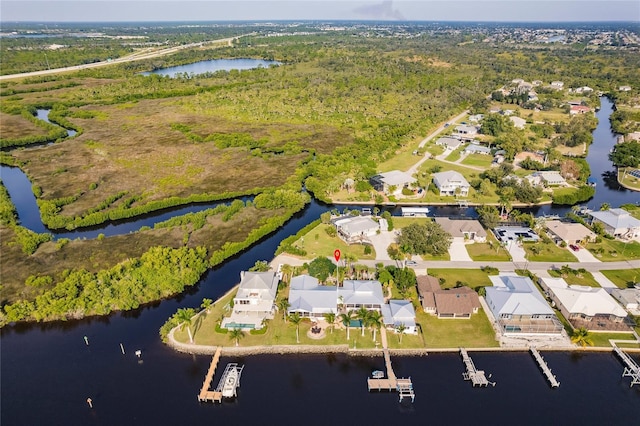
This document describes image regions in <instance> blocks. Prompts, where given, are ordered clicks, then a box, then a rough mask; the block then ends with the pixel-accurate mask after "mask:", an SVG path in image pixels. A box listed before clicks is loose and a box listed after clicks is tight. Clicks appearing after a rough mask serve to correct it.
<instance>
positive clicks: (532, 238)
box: [493, 226, 540, 243]
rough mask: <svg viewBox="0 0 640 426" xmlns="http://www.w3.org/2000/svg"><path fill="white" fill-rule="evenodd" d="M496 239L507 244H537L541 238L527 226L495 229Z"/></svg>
mask: <svg viewBox="0 0 640 426" xmlns="http://www.w3.org/2000/svg"><path fill="white" fill-rule="evenodd" d="M493 233H494V235H495V236H496V238H497V239H498V240H499V241H501V242H503V243H507V242H509V241H520V240H522V241H525V242H537V241H538V240H539V239H540V237H539V236H538V234H536V233H535V232H534V231H533V229H531V228H528V227H526V226H498V227H496V228H494V229H493Z"/></svg>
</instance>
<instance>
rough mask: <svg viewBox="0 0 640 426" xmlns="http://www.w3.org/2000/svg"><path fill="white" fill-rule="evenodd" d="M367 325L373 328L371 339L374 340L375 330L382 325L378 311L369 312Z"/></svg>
mask: <svg viewBox="0 0 640 426" xmlns="http://www.w3.org/2000/svg"><path fill="white" fill-rule="evenodd" d="M369 325H370V326H371V327H372V328H373V341H374V342H375V341H376V332H377V331H378V330H380V327H382V314H381V313H380V312H378V311H371V312H370V313H369Z"/></svg>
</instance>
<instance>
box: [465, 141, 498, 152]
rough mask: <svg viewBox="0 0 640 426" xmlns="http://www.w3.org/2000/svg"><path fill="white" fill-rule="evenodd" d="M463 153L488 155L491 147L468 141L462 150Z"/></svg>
mask: <svg viewBox="0 0 640 426" xmlns="http://www.w3.org/2000/svg"><path fill="white" fill-rule="evenodd" d="M463 152H464V153H465V154H482V155H489V154H491V148H489V147H488V146H484V145H478V144H475V143H470V144H469V145H467V147H466V148H465V149H464V151H463Z"/></svg>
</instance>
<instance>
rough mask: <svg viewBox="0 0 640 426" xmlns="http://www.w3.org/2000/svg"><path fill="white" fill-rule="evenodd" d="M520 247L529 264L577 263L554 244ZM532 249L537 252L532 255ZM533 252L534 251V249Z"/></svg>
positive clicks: (523, 245) (530, 244)
mask: <svg viewBox="0 0 640 426" xmlns="http://www.w3.org/2000/svg"><path fill="white" fill-rule="evenodd" d="M522 247H523V248H524V250H525V251H526V252H527V259H528V260H529V261H530V262H577V261H578V259H576V257H575V256H574V255H573V254H571V252H570V251H569V250H567V249H565V248H562V247H559V246H558V245H556V244H554V243H543V242H537V243H524V244H522ZM532 247H536V249H538V250H539V252H538V253H534V252H533V250H532ZM534 250H535V249H534Z"/></svg>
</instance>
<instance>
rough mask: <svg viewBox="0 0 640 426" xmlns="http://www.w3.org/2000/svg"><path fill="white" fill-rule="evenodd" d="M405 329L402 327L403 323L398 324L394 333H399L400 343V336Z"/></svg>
mask: <svg viewBox="0 0 640 426" xmlns="http://www.w3.org/2000/svg"><path fill="white" fill-rule="evenodd" d="M406 329H407V326H406V325H404V323H400V325H397V326H396V331H397V332H398V333H399V335H398V339H400V343H402V335H403V334H404V331H405V330H406Z"/></svg>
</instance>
